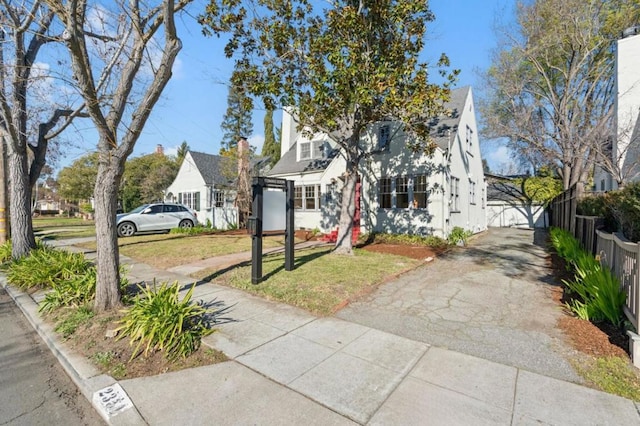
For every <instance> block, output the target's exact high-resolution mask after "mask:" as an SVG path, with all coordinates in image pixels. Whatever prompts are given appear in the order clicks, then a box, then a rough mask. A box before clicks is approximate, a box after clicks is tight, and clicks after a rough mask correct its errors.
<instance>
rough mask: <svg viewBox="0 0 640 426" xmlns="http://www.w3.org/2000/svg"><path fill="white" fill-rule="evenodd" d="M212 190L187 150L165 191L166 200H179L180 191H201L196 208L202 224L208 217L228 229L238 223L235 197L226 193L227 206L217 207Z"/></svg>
mask: <svg viewBox="0 0 640 426" xmlns="http://www.w3.org/2000/svg"><path fill="white" fill-rule="evenodd" d="M212 191H213V188H212V187H211V186H208V185H206V184H205V181H204V179H203V177H202V175H201V174H200V171H199V170H198V168H197V167H196V165H195V164H194V162H193V158H192V157H191V153H190V152H187V155H186V156H185V158H184V161H183V162H182V165H181V166H180V170H178V174H177V175H176V178H175V180H174V181H173V183H172V184H171V185H169V187H168V188H167V189H166V191H165V200H166V201H174V202H178V193H185V192H199V193H200V208H199V209H198V210H196V214H197V215H198V222H199V223H200V224H201V225H204V224H205V223H206V222H207V219H208V220H209V221H210V222H211V225H212V226H214V227H215V228H217V229H228V228H229V227H231V226H233V225H235V224H237V218H238V213H237V209H236V208H235V207H232V205H233V197H231V199H229V197H230V195H226V196H225V198H227V200H226V203H225V204H226V207H225V208H219V209H216V208H213V207H212V204H213V200H212Z"/></svg>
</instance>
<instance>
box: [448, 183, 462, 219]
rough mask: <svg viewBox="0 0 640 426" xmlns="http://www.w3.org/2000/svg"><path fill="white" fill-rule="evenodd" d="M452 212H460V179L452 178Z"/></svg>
mask: <svg viewBox="0 0 640 426" xmlns="http://www.w3.org/2000/svg"><path fill="white" fill-rule="evenodd" d="M450 193H451V199H450V202H451V211H452V212H459V211H460V179H458V178H457V177H453V176H451V188H450Z"/></svg>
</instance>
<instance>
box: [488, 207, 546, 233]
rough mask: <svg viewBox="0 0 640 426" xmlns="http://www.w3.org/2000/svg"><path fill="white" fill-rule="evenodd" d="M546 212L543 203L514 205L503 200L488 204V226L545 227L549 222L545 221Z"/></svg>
mask: <svg viewBox="0 0 640 426" xmlns="http://www.w3.org/2000/svg"><path fill="white" fill-rule="evenodd" d="M545 214H546V213H545V212H544V207H543V206H541V205H532V206H526V205H521V206H513V205H511V204H509V203H505V202H502V201H490V202H489V203H488V204H487V221H488V226H489V227H493V228H504V227H518V228H544V227H546V226H547V225H548V223H549V221H548V220H546V222H545Z"/></svg>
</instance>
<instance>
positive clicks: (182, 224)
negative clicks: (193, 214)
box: [178, 219, 193, 228]
mask: <svg viewBox="0 0 640 426" xmlns="http://www.w3.org/2000/svg"><path fill="white" fill-rule="evenodd" d="M178 226H179V227H180V228H193V222H191V221H190V220H189V219H184V220H181V221H180V225H178Z"/></svg>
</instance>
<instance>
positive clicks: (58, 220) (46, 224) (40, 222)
mask: <svg viewBox="0 0 640 426" xmlns="http://www.w3.org/2000/svg"><path fill="white" fill-rule="evenodd" d="M73 226H92V227H93V226H94V222H93V221H92V220H84V219H81V218H79V217H37V218H34V219H33V229H34V231H44V230H47V229H52V228H62V227H73Z"/></svg>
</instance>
